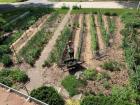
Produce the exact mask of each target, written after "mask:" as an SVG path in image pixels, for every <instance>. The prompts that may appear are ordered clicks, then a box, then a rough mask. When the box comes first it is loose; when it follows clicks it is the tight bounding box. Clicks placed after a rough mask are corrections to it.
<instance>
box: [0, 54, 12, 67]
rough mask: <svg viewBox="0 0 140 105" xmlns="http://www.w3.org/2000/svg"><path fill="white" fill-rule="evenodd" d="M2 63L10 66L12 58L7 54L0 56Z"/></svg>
mask: <svg viewBox="0 0 140 105" xmlns="http://www.w3.org/2000/svg"><path fill="white" fill-rule="evenodd" d="M2 63H3V64H4V66H10V65H11V64H12V59H11V58H10V56H9V55H8V54H5V55H3V56H2Z"/></svg>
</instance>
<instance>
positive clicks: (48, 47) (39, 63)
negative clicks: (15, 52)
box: [35, 11, 71, 69]
mask: <svg viewBox="0 0 140 105" xmlns="http://www.w3.org/2000/svg"><path fill="white" fill-rule="evenodd" d="M70 12H71V11H69V12H68V13H67V14H66V15H65V17H64V18H63V20H62V22H61V23H60V25H59V26H58V27H57V29H56V31H55V32H54V35H53V37H52V38H51V40H50V41H49V42H48V44H47V45H46V47H45V48H44V50H43V51H42V53H41V56H40V58H39V59H38V60H37V61H36V63H35V67H36V68H38V69H41V68H42V65H43V64H44V61H45V60H46V59H47V58H48V56H49V54H50V52H51V51H52V49H53V48H54V45H55V43H56V40H57V38H58V37H59V35H61V31H62V30H63V29H64V27H65V25H66V23H67V22H68V21H69V17H70Z"/></svg>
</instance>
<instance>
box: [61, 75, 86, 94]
mask: <svg viewBox="0 0 140 105" xmlns="http://www.w3.org/2000/svg"><path fill="white" fill-rule="evenodd" d="M61 84H62V85H63V86H64V88H65V89H66V90H67V91H68V92H69V95H70V96H74V95H76V94H78V93H79V91H78V88H79V87H81V86H84V84H85V83H84V81H83V80H80V79H76V77H75V76H73V75H69V76H67V77H65V78H64V80H62V83H61Z"/></svg>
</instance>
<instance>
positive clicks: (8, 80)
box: [0, 77, 13, 87]
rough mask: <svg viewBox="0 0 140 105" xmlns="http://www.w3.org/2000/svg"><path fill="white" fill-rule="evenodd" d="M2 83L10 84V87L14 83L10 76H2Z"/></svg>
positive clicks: (0, 78)
mask: <svg viewBox="0 0 140 105" xmlns="http://www.w3.org/2000/svg"><path fill="white" fill-rule="evenodd" d="M0 83H2V84H4V85H7V86H10V87H11V86H12V85H13V82H12V80H11V78H8V77H6V78H4V77H0Z"/></svg>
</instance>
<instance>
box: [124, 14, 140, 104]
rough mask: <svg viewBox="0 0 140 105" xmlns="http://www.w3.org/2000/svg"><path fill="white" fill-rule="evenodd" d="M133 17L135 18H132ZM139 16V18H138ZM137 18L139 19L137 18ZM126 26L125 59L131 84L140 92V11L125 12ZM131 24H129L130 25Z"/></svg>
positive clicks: (139, 102)
mask: <svg viewBox="0 0 140 105" xmlns="http://www.w3.org/2000/svg"><path fill="white" fill-rule="evenodd" d="M132 17H133V18H132ZM138 17H139V18H138ZM136 18H137V19H138V20H136ZM121 19H122V21H123V23H124V25H125V27H124V29H123V30H122V32H121V33H122V34H123V49H124V54H125V60H126V62H127V66H128V68H129V78H130V85H131V87H132V88H133V89H134V91H136V92H137V94H139V92H140V44H139V42H140V39H139V32H138V31H137V28H139V26H140V24H139V22H138V21H140V13H125V14H123V15H122V17H121ZM137 22H138V23H137ZM128 25H129V26H128ZM135 101H136V102H137V104H140V100H139V99H135Z"/></svg>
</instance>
